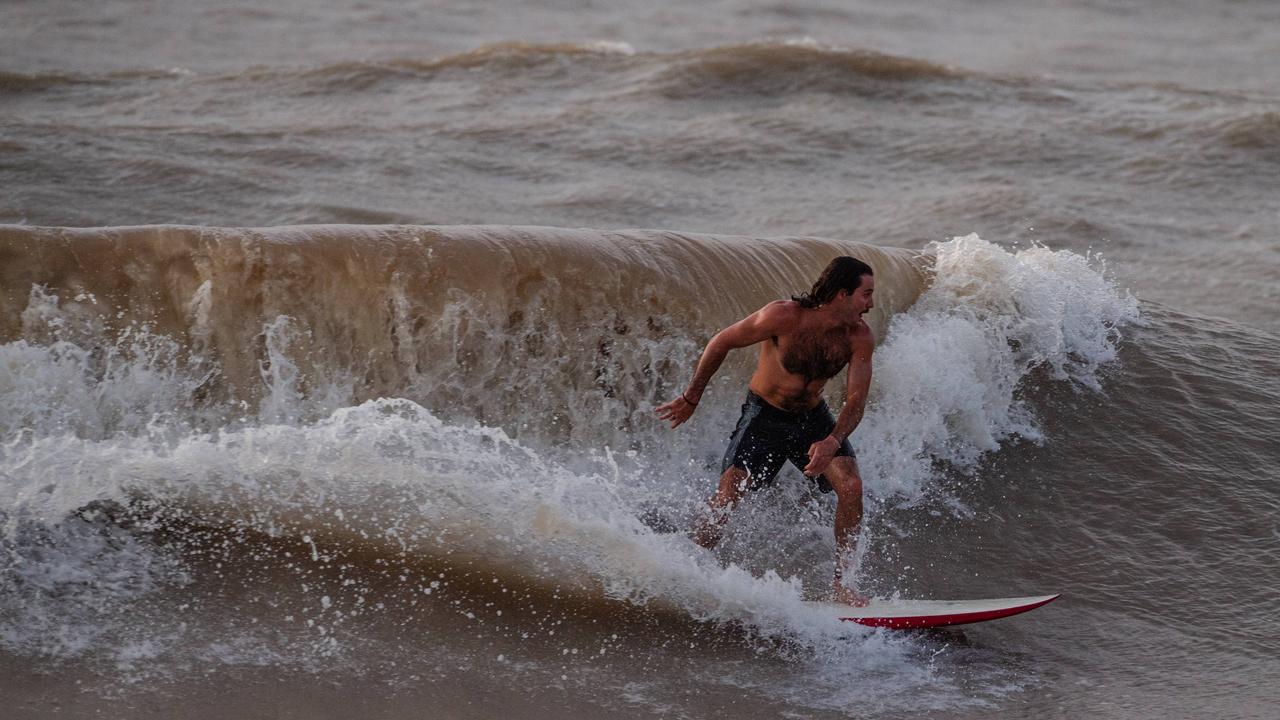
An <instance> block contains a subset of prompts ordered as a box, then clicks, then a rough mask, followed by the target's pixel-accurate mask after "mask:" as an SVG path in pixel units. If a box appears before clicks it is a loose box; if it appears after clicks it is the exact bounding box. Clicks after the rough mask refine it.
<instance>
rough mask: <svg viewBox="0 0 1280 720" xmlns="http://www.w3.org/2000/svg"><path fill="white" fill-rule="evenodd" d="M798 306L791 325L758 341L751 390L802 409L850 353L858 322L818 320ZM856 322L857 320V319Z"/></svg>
mask: <svg viewBox="0 0 1280 720" xmlns="http://www.w3.org/2000/svg"><path fill="white" fill-rule="evenodd" d="M810 312H811V311H806V310H803V309H801V310H799V311H798V313H797V319H796V321H795V323H793V326H792V327H791V328H789V329H788V330H787V331H785V332H781V333H779V334H777V335H775V336H773V337H772V338H770V339H768V340H765V341H764V342H763V343H761V344H760V357H759V360H758V361H757V363H756V370H755V374H754V375H752V377H751V383H750V388H751V391H752V392H754V393H756V394H757V395H759V396H760V397H761V398H763V399H764V400H765V401H767V402H768V403H769V404H771V405H773V406H775V407H777V408H780V409H782V410H786V411H788V412H804V411H807V410H810V409H812V408H814V407H816V406H817V405H818V403H819V402H821V401H822V389H823V387H824V386H826V384H827V381H828V380H830V379H831V378H832V377H835V376H836V375H837V374H838V373H839V372H840V370H842V369H843V368H844V367H845V365H847V364H848V363H849V358H850V357H851V356H852V354H853V345H852V339H853V334H854V333H855V332H856V331H857V328H858V326H856V325H855V326H845V325H834V326H833V325H829V324H824V323H821V322H819V321H818V320H817V317H816V316H813V315H810V314H809V313H810ZM859 324H860V323H859Z"/></svg>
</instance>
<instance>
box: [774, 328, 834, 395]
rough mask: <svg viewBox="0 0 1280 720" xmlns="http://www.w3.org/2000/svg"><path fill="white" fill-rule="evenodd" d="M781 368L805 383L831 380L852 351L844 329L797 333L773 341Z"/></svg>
mask: <svg viewBox="0 0 1280 720" xmlns="http://www.w3.org/2000/svg"><path fill="white" fill-rule="evenodd" d="M773 342H774V344H775V347H776V348H777V351H778V360H779V363H780V364H781V365H782V369H783V370H786V371H787V372H788V373H791V374H792V375H799V376H800V377H803V378H804V379H805V380H806V381H807V382H812V381H814V380H828V379H830V378H832V377H835V375H836V374H837V373H839V372H840V371H841V370H842V369H843V368H844V366H845V365H848V364H849V358H850V357H851V356H852V354H853V350H852V348H851V346H850V343H849V335H848V332H846V331H844V330H840V329H837V330H827V331H811V330H810V331H800V332H797V333H794V334H791V335H783V336H779V337H775V338H774V339H773Z"/></svg>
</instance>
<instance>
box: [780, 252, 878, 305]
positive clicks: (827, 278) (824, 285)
mask: <svg viewBox="0 0 1280 720" xmlns="http://www.w3.org/2000/svg"><path fill="white" fill-rule="evenodd" d="M863 275H875V273H874V272H872V271H871V266H870V265H868V264H866V263H864V262H862V261H861V260H859V259H857V258H852V257H849V256H848V255H841V256H840V257H838V258H835V259H834V260H832V261H831V262H830V263H828V264H827V269H826V270H823V271H822V275H821V276H820V277H819V278H818V282H816V283H814V284H813V289H811V290H810V291H809V292H807V293H804V294H803V295H793V296H791V299H792V300H795V301H796V302H798V303H800V307H805V308H816V307H818V306H819V305H825V304H826V303H829V302H831V301H832V300H833V299H835V296H836V293H838V292H840V291H841V290H844V291H845V292H850V293H851V292H853V291H854V290H857V289H858V286H859V285H861V284H862V276H863Z"/></svg>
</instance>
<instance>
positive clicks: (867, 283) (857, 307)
mask: <svg viewBox="0 0 1280 720" xmlns="http://www.w3.org/2000/svg"><path fill="white" fill-rule="evenodd" d="M875 291H876V278H875V276H874V275H863V276H862V284H861V285H859V286H858V287H857V289H855V290H854V291H853V292H851V293H849V294H848V296H846V298H845V301H846V302H848V303H849V305H848V307H849V309H850V310H851V311H853V312H854V313H856V314H857V315H858V317H862V315H863V314H864V313H866V312H867V311H868V310H870V309H871V308H873V307H875V301H874V299H873V298H872V295H873V294H874V293H875Z"/></svg>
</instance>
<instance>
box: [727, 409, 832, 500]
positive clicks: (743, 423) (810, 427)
mask: <svg viewBox="0 0 1280 720" xmlns="http://www.w3.org/2000/svg"><path fill="white" fill-rule="evenodd" d="M835 427H836V420H835V418H834V417H832V415H831V410H830V408H828V407H827V403H826V401H825V400H824V401H822V402H819V403H818V404H817V405H816V406H814V407H813V409H811V410H808V411H805V412H800V413H793V412H787V411H786V410H782V409H781V408H776V407H774V406H772V405H770V404H769V403H768V402H766V401H765V399H764V398H762V397H760V396H759V395H757V394H755V393H753V392H751V391H747V400H746V402H744V403H743V404H742V417H740V418H738V426H737V427H736V428H734V430H733V434H732V435H730V436H729V449H728V450H726V451H725V453H724V462H722V463H721V464H720V473H721V474H724V471H725V470H728V469H729V468H730V467H739V468H742V469H743V470H746V471H747V475H748V480H747V489H748V490H756V489H759V488H762V487H765V486H766V485H769V484H771V483H772V482H773V480H774V478H775V477H777V475H778V471H779V470H781V469H782V463H784V462H786V461H788V460H789V461H791V464H792V465H795V466H796V467H797V468H799V469H800V471H801V472H803V471H804V467H805V466H806V465H808V464H809V447H810V446H811V445H813V444H814V443H816V442H818V441H819V440H821V439H823V438H825V437H826V436H828V435H830V434H831V431H832V430H834V429H835ZM835 456H836V457H842V456H843V457H855V455H854V454H853V447H852V446H851V445H849V440H848V439H847V438H846V439H845V440H844V441H843V442H841V443H840V447H839V448H837V449H836V454H835ZM811 479H812V480H813V481H814V482H816V483H817V484H818V489H819V490H821V491H822V492H824V493H825V492H831V483H830V482H828V481H827V478H826V476H825V475H819V476H818V477H816V478H811Z"/></svg>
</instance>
